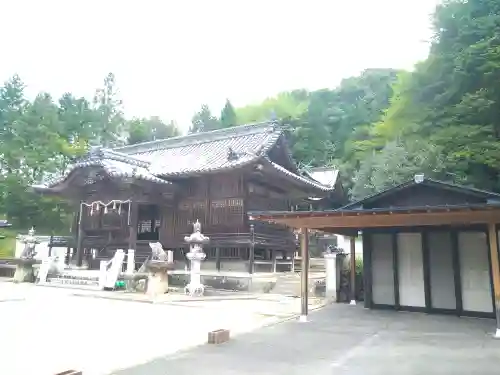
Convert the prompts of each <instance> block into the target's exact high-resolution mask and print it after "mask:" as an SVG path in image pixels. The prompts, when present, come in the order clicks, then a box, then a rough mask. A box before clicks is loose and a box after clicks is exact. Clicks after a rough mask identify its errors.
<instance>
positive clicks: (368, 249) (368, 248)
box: [363, 230, 373, 309]
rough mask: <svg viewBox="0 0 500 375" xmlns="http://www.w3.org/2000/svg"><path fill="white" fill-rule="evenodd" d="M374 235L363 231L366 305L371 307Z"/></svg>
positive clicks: (368, 307)
mask: <svg viewBox="0 0 500 375" xmlns="http://www.w3.org/2000/svg"><path fill="white" fill-rule="evenodd" d="M371 260H372V237H371V233H369V232H368V231H366V230H364V231H363V283H364V286H363V287H364V300H365V301H364V307H365V308H367V309H371V308H372V305H373V303H372V302H373V301H372V264H371Z"/></svg>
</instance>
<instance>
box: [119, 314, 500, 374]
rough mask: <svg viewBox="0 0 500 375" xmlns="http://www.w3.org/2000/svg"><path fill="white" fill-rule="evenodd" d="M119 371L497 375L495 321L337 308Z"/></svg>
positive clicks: (499, 358) (499, 344)
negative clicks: (220, 343)
mask: <svg viewBox="0 0 500 375" xmlns="http://www.w3.org/2000/svg"><path fill="white" fill-rule="evenodd" d="M310 318H311V319H310V322H307V323H299V322H297V321H289V322H286V323H282V324H278V325H274V326H270V327H266V328H263V329H259V330H257V331H254V332H251V333H248V334H245V335H241V336H239V337H237V338H235V339H233V340H231V341H229V342H228V343H225V344H222V345H218V346H213V345H210V346H209V345H205V346H201V347H197V348H195V349H192V350H188V351H185V352H182V353H178V354H175V355H172V356H166V357H163V358H159V359H156V360H154V361H151V362H149V363H147V364H144V365H141V366H136V367H133V368H129V369H127V370H123V371H120V372H115V373H113V375H165V374H176V375H184V374H190V375H191V374H204V375H210V374H217V375H229V374H238V375H245V374H249V375H250V374H252V375H256V374H262V375H264V374H272V375H280V374H286V375H295V374H300V375H309V374H314V375H323V374H325V375H326V374H328V375H330V374H335V375H338V374H346V375H388V374H389V375H390V374H398V375H417V374H418V375H421V374H425V375H434V374H436V375H437V374H443V375H444V374H446V375H451V374H453V375H460V374H463V375H466V374H467V375H469V374H481V375H489V374H491V375H493V374H495V375H497V374H498V373H499V371H500V370H499V368H500V340H495V339H493V338H492V336H491V335H492V333H493V331H494V321H493V320H479V319H467V318H457V317H453V316H438V315H425V314H421V313H405V312H394V311H369V310H365V309H363V308H362V307H361V306H354V307H353V306H348V305H331V306H328V307H326V308H324V309H322V310H319V311H316V312H313V313H312V314H311V315H310Z"/></svg>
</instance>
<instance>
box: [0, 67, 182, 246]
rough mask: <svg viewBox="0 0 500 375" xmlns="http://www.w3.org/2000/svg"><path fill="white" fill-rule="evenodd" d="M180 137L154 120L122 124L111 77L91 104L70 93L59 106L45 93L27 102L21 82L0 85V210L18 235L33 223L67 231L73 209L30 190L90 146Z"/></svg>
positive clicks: (172, 128)
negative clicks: (128, 140) (0, 171)
mask: <svg viewBox="0 0 500 375" xmlns="http://www.w3.org/2000/svg"><path fill="white" fill-rule="evenodd" d="M129 128H130V135H129ZM178 134H179V131H178V129H177V128H176V127H175V125H174V124H173V123H170V124H165V123H163V122H162V121H161V120H159V119H158V118H157V117H151V118H149V119H139V120H137V119H135V120H131V121H130V122H129V121H126V119H125V118H124V117H123V113H122V110H121V101H120V100H119V99H118V91H117V89H116V87H115V78H114V76H113V74H108V76H107V77H106V78H105V80H104V84H103V87H102V88H99V89H97V90H96V95H95V97H94V100H93V102H89V101H87V100H86V99H85V98H76V97H74V96H73V95H71V94H70V93H66V94H64V95H63V96H62V97H61V98H60V99H59V100H58V101H57V102H54V100H53V99H52V97H51V96H50V95H49V94H46V93H40V94H39V95H38V96H37V97H36V98H35V99H34V100H33V101H29V100H28V99H26V97H25V95H24V85H23V83H22V81H21V79H20V78H19V77H18V76H13V77H12V78H11V79H9V80H8V81H6V82H5V83H4V84H3V85H1V86H0V166H1V170H2V172H3V173H0V212H1V213H2V214H5V216H6V218H7V219H8V220H9V221H10V222H11V223H12V224H13V226H14V228H16V232H17V231H18V230H23V229H27V228H30V227H31V226H32V225H34V226H36V227H37V228H39V229H43V231H45V232H49V233H54V232H57V233H65V232H67V231H68V228H69V226H70V221H71V219H72V214H73V212H72V211H73V209H74V208H72V207H70V206H69V202H66V201H61V200H60V199H58V198H54V197H47V196H41V195H39V194H35V193H34V192H32V191H31V190H30V189H29V186H31V185H33V184H36V183H39V182H40V181H41V180H43V179H44V178H46V177H47V176H49V175H50V176H56V177H57V176H58V175H61V174H62V173H64V171H65V170H66V169H67V167H68V165H69V164H70V163H71V162H72V160H74V158H75V157H78V156H81V155H82V154H84V153H85V152H86V151H87V149H88V145H89V144H98V145H104V146H108V147H112V146H116V145H122V144H124V143H126V141H127V138H130V141H132V142H139V141H145V140H153V139H159V138H164V137H170V136H174V135H178ZM2 241H3V243H4V244H5V243H7V242H5V240H2ZM0 246H1V244H0Z"/></svg>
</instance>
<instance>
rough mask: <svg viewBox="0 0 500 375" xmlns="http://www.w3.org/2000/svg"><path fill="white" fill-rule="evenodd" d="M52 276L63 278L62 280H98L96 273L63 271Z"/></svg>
mask: <svg viewBox="0 0 500 375" xmlns="http://www.w3.org/2000/svg"><path fill="white" fill-rule="evenodd" d="M54 278H58V279H64V280H87V281H96V282H99V276H96V275H72V274H70V273H63V274H60V275H57V276H54Z"/></svg>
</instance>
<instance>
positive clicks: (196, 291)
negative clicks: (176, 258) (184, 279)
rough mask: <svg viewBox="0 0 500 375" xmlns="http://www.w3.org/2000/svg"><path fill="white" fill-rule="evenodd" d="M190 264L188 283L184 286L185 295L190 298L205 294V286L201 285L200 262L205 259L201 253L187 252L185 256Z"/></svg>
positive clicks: (204, 255)
mask: <svg viewBox="0 0 500 375" xmlns="http://www.w3.org/2000/svg"><path fill="white" fill-rule="evenodd" d="M186 256H187V258H188V259H189V260H190V262H191V270H190V273H189V274H190V281H189V284H188V285H187V286H186V294H189V295H190V296H202V295H203V294H204V293H205V286H204V285H203V284H202V283H201V262H202V260H204V259H205V258H206V254H205V253H202V252H189V253H187V254H186Z"/></svg>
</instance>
